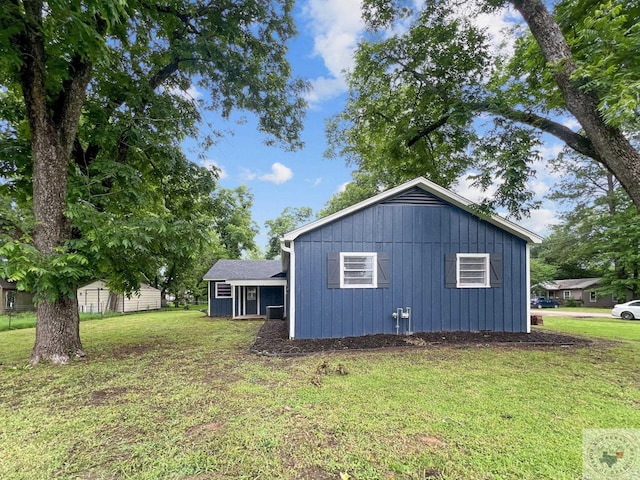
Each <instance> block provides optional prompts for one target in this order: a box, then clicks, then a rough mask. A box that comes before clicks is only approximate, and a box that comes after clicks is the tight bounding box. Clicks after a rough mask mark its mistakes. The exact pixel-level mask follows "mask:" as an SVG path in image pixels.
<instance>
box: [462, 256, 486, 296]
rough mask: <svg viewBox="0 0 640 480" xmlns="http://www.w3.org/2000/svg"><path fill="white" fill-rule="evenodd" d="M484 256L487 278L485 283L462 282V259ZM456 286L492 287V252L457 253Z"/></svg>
mask: <svg viewBox="0 0 640 480" xmlns="http://www.w3.org/2000/svg"><path fill="white" fill-rule="evenodd" d="M461 258H484V266H485V272H486V275H485V279H484V283H483V284H479V283H461V282H460V259H461ZM456 286H457V287H458V288H491V254H489V253H456Z"/></svg>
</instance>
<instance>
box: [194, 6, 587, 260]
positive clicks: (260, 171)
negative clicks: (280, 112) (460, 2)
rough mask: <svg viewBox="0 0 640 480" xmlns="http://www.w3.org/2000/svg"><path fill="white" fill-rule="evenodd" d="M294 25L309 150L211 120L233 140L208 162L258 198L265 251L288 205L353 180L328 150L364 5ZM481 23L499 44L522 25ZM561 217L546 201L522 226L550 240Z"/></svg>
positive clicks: (249, 124)
mask: <svg viewBox="0 0 640 480" xmlns="http://www.w3.org/2000/svg"><path fill="white" fill-rule="evenodd" d="M295 20H296V24H297V27H298V31H299V34H298V36H297V37H296V38H295V39H294V40H293V41H292V42H291V43H290V54H289V60H290V62H291V64H292V67H293V71H294V75H295V76H299V77H302V78H304V79H306V80H308V81H310V82H311V84H312V90H311V91H310V92H309V94H308V98H307V99H308V101H309V104H310V107H309V109H308V111H307V115H306V118H305V123H304V125H305V128H304V131H303V134H302V138H303V141H304V142H305V147H304V148H303V149H302V150H299V151H297V152H287V151H284V150H283V149H281V148H279V147H273V146H272V147H267V146H265V145H264V144H263V141H264V137H263V136H261V135H260V134H259V133H258V132H257V130H256V128H255V122H254V121H253V119H252V118H251V116H247V117H246V120H247V121H246V123H245V124H242V125H235V124H231V123H230V124H222V120H221V119H220V118H217V117H215V116H211V117H207V118H206V121H207V122H209V123H210V124H212V125H213V126H214V127H215V128H222V129H225V128H226V129H231V130H233V131H234V134H233V135H232V136H227V137H225V138H223V139H222V140H221V141H220V142H219V143H218V144H217V145H215V146H213V147H212V148H211V149H210V150H209V151H207V152H205V154H204V155H205V158H206V160H205V161H204V162H203V163H204V164H206V165H216V166H217V167H218V168H220V169H221V172H222V175H221V178H220V184H221V186H223V187H227V188H235V187H237V186H239V185H243V184H244V185H246V186H247V187H248V188H249V189H250V190H251V192H252V193H253V195H254V208H253V219H254V221H255V222H256V223H257V224H258V226H259V227H260V230H261V232H260V235H259V236H258V237H257V238H256V241H257V243H258V245H259V246H260V247H261V248H263V249H264V247H265V245H266V242H267V238H266V228H265V226H264V222H265V221H266V220H269V219H272V218H275V217H277V216H278V215H279V214H280V213H281V212H282V210H283V209H284V208H286V207H288V206H291V207H311V208H312V209H313V211H314V213H315V212H317V211H318V210H319V209H321V208H322V207H323V206H324V204H325V202H326V201H327V200H328V199H329V198H330V197H331V195H333V194H334V193H335V192H337V191H338V190H339V189H340V188H343V187H344V185H345V183H346V182H348V181H349V180H350V178H351V175H350V174H351V170H352V168H351V167H349V166H347V165H345V162H344V161H343V160H341V159H335V160H327V159H325V158H324V157H323V153H324V151H325V150H326V148H327V143H326V138H325V133H324V125H325V123H324V122H325V119H326V118H328V117H330V116H331V115H333V114H335V113H338V112H340V111H341V110H342V108H343V107H344V105H345V101H346V88H345V84H344V78H343V73H342V72H343V71H344V70H348V69H349V68H350V66H351V65H352V53H353V50H354V49H355V47H356V45H357V42H358V40H359V39H360V38H361V37H362V35H363V33H364V32H363V24H362V21H361V19H360V1H359V0H302V1H298V2H297V5H296V9H295ZM476 21H477V22H478V23H479V24H481V25H482V26H484V27H486V28H488V29H489V31H490V32H491V33H492V34H493V35H494V37H495V42H496V45H497V44H498V43H499V41H500V40H501V39H502V38H503V35H502V34H501V29H502V28H504V27H507V26H508V25H509V24H510V23H511V22H517V21H520V19H519V18H518V17H517V15H516V14H514V12H512V11H507V10H505V11H502V12H500V13H499V14H497V15H495V16H492V17H489V16H481V17H477V18H476ZM195 95H196V96H197V95H198V93H196V94H195ZM565 123H566V124H567V126H570V127H571V128H576V127H577V124H575V122H574V121H572V120H571V119H567V121H566V122H565ZM204 128H206V127H204ZM546 140H547V143H546V144H545V145H544V147H543V149H542V150H541V154H542V156H543V158H549V157H552V156H555V155H556V154H557V153H558V152H559V151H560V149H561V145H560V144H559V143H558V142H557V141H553V140H552V139H550V138H547V139H546ZM192 145H193V144H192ZM196 148H197V147H188V148H187V154H188V155H189V156H190V157H191V158H192V159H194V160H196V158H197V155H198V153H202V152H198V151H197V150H195V149H196ZM537 170H538V175H537V178H535V179H532V180H531V186H532V187H533V188H534V191H536V192H537V193H538V194H539V196H540V198H542V197H543V196H544V195H545V194H546V193H548V189H549V186H551V185H552V184H553V182H554V178H553V176H552V175H550V174H549V172H547V171H546V169H545V168H544V164H543V163H540V164H539V165H537ZM454 190H455V191H456V192H457V193H459V194H460V195H462V196H464V197H466V198H468V199H470V200H473V201H477V200H479V199H480V198H481V197H482V196H483V195H486V193H482V192H479V191H477V190H474V189H472V188H471V187H470V186H469V182H468V181H467V180H466V179H461V180H460V181H459V184H458V185H457V186H456V187H455V188H454ZM489 193H490V192H489ZM555 218H556V207H555V206H554V205H553V204H551V203H550V202H548V201H545V203H544V205H543V207H542V208H541V209H540V210H538V211H535V212H532V214H531V217H530V218H528V219H523V220H521V221H518V223H520V224H521V225H523V226H525V227H527V228H529V229H531V230H533V231H535V232H536V233H539V234H544V233H545V231H546V230H547V226H548V225H549V224H550V223H553V222H555Z"/></svg>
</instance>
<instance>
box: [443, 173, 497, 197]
mask: <svg viewBox="0 0 640 480" xmlns="http://www.w3.org/2000/svg"><path fill="white" fill-rule="evenodd" d="M472 183H473V180H472V179H470V178H469V176H468V175H467V176H464V177H462V178H461V179H459V180H458V183H457V184H456V185H455V186H454V187H453V188H452V190H453V191H454V192H455V193H457V194H458V195H460V196H461V197H464V198H466V199H467V200H470V201H472V202H473V203H481V202H482V200H484V199H486V198H490V197H492V196H493V195H494V193H495V192H496V189H497V185H498V184H497V183H496V182H494V183H492V184H491V185H490V186H489V188H488V189H487V190H485V191H482V190H481V189H480V188H479V187H475V186H473V185H472Z"/></svg>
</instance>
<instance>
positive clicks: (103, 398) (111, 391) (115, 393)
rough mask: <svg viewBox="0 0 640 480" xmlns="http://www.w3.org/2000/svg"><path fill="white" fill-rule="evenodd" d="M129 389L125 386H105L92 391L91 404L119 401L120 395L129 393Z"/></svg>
mask: <svg viewBox="0 0 640 480" xmlns="http://www.w3.org/2000/svg"><path fill="white" fill-rule="evenodd" d="M128 391H129V389H127V388H125V387H113V388H105V389H103V390H95V391H93V392H91V400H90V402H89V403H90V404H91V405H104V404H106V403H114V402H118V401H119V399H120V397H122V395H124V394H125V393H127V392H128Z"/></svg>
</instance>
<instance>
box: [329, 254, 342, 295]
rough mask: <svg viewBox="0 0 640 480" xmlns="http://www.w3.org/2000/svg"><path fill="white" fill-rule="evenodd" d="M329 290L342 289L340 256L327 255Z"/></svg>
mask: <svg viewBox="0 0 640 480" xmlns="http://www.w3.org/2000/svg"><path fill="white" fill-rule="evenodd" d="M327 288H340V254H339V253H338V252H329V253H328V254H327Z"/></svg>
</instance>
